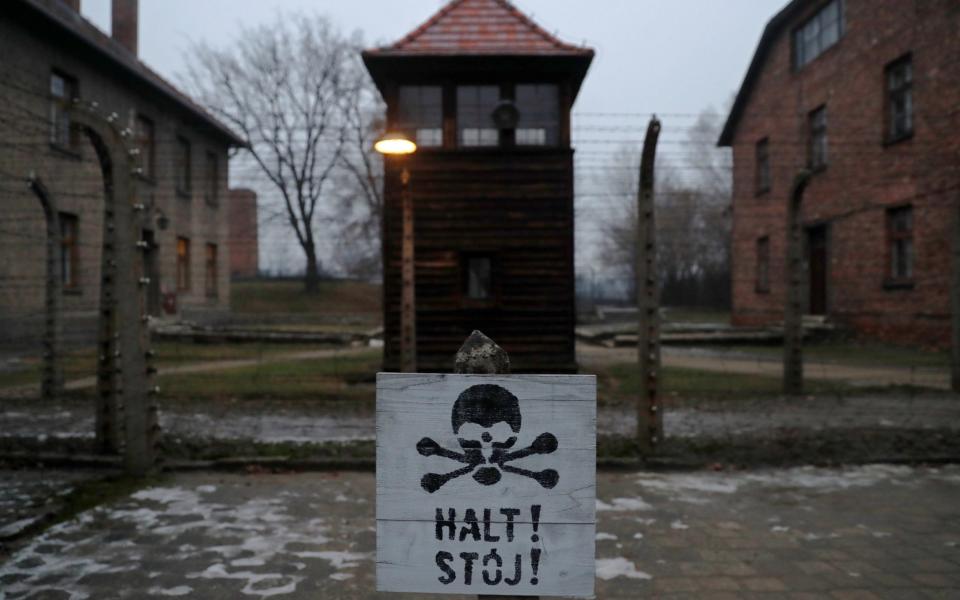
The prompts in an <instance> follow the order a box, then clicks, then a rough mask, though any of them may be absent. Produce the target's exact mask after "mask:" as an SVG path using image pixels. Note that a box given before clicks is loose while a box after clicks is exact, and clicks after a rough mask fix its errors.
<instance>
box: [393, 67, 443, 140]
mask: <svg viewBox="0 0 960 600" xmlns="http://www.w3.org/2000/svg"><path fill="white" fill-rule="evenodd" d="M405 89H406V90H418V91H419V93H418V97H419V99H421V100H422V99H423V96H422V94H423V92H424V91H425V90H427V89H430V90H436V91H438V92H439V93H440V103H439V106H438V108H439V110H440V112H439V119H438V122H437V123H436V124H434V123H432V122H428V121H429V120H428V119H426V118H424V119H423V122H420V121H421V119H420V117H421V116H422V115H417V116H416V117H410V120H407V116H406V115H404V94H403V91H404V90H405ZM444 95H445V90H444V86H443V85H441V84H438V83H432V84H431V83H422V84H403V85H398V86H397V92H396V102H397V107H396V111H397V112H396V123H395V125H394V127H395V128H396V129H398V130H399V131H402V132H403V133H404V134H406V135H407V136H410V138H411V139H413V141H415V142H416V143H417V147H418V148H422V149H434V148H443V147H444V116H445V115H444V112H445V111H444V104H445V99H444ZM422 106H426V105H425V104H421V105H419V106H418V108H420V107H422ZM413 112H416V111H413ZM425 124H429V125H435V126H432V127H420V125H425ZM411 127H413V128H411ZM427 132H430V134H429V136H431V139H426V138H427V136H428V134H427ZM437 133H439V139H436V138H434V137H432V136H435V135H436V134H437Z"/></svg>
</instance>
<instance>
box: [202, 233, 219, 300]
mask: <svg viewBox="0 0 960 600" xmlns="http://www.w3.org/2000/svg"><path fill="white" fill-rule="evenodd" d="M218 260H219V249H218V248H217V244H214V243H212V242H207V244H206V245H205V246H204V294H205V295H206V297H207V298H219V297H220V282H219V274H220V273H219V265H218Z"/></svg>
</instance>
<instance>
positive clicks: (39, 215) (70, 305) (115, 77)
mask: <svg viewBox="0 0 960 600" xmlns="http://www.w3.org/2000/svg"><path fill="white" fill-rule="evenodd" d="M0 53H2V54H3V56H4V60H3V61H0V139H2V140H3V141H4V142H5V144H4V146H3V147H2V148H0V197H2V202H0V223H2V225H0V257H2V260H0V331H2V332H3V333H2V334H0V346H2V347H4V348H9V347H13V346H25V347H32V346H31V344H34V342H35V341H36V340H38V339H39V337H40V335H41V332H42V314H43V306H44V278H43V274H44V245H43V244H44V237H45V230H44V217H43V212H42V210H41V208H40V203H39V201H38V200H37V199H36V198H35V197H34V196H33V195H32V194H31V193H30V192H29V191H28V190H27V187H26V185H25V183H24V182H25V179H26V177H27V176H28V175H29V174H30V173H35V174H36V175H38V176H39V177H40V178H42V179H43V181H44V182H45V183H46V185H47V187H48V188H49V189H50V192H51V195H52V196H53V197H54V198H55V199H56V200H57V202H59V204H60V205H61V210H62V211H66V212H70V213H73V214H75V215H77V217H78V226H79V236H78V257H79V265H78V267H79V268H78V285H77V287H76V289H74V290H69V291H67V292H65V297H64V310H65V313H66V319H65V320H66V325H67V328H68V330H69V331H75V332H76V333H75V334H72V335H71V336H70V339H68V340H67V341H68V343H70V342H76V343H85V342H89V341H90V340H92V339H93V335H94V332H95V331H96V327H95V323H96V311H97V308H98V304H99V294H100V291H99V290H100V253H101V248H100V246H101V240H102V224H103V180H102V177H101V174H100V167H99V163H98V161H97V158H96V154H95V151H94V149H93V147H92V146H91V145H90V143H89V142H88V141H86V140H85V139H82V136H81V141H80V144H79V145H78V147H77V152H63V151H62V150H60V149H57V148H55V147H53V146H52V145H51V144H50V125H49V116H48V115H49V110H50V100H49V91H48V90H49V89H50V76H51V72H52V71H53V70H58V71H61V72H63V73H65V74H68V75H69V76H71V77H73V78H75V79H76V81H77V84H78V89H79V97H80V98H81V99H83V100H86V101H96V102H98V103H99V105H100V106H101V107H102V110H103V111H105V112H116V114H117V115H118V117H119V118H120V119H121V122H123V123H126V124H128V125H129V126H130V127H131V128H132V127H133V123H134V118H135V116H136V115H137V114H143V115H145V116H147V117H149V118H150V119H151V120H152V121H153V122H154V125H155V132H156V133H155V151H156V158H155V172H154V174H153V176H152V177H149V178H147V177H144V178H137V181H136V193H137V199H138V200H140V201H142V202H144V203H145V204H148V205H151V204H152V205H153V207H154V209H155V210H154V212H153V214H152V215H151V221H150V226H151V227H152V229H153V232H154V235H155V238H156V241H157V243H158V253H159V254H158V266H159V274H160V291H161V292H163V293H165V294H166V293H172V294H176V295H177V304H178V307H179V308H180V309H181V310H186V311H189V312H190V314H191V316H192V317H194V318H203V317H204V316H206V315H209V316H211V317H213V316H218V315H221V314H223V313H225V312H226V311H227V310H228V308H229V294H230V287H229V285H230V283H229V263H228V256H229V251H228V249H227V220H226V218H225V215H224V212H225V211H227V202H226V198H227V147H226V142H225V141H223V140H222V138H220V137H218V136H213V135H210V134H209V133H208V132H207V131H208V130H206V129H204V127H203V125H202V124H200V123H198V122H197V120H196V119H195V118H191V117H189V116H187V115H186V113H184V112H183V111H179V110H178V109H177V107H176V106H175V105H173V104H172V103H171V102H169V101H168V100H163V99H160V98H157V97H155V96H153V95H151V94H149V93H148V92H147V91H146V89H145V88H144V87H143V86H138V85H134V84H133V83H132V82H131V80H130V78H129V77H128V76H125V75H123V74H121V73H118V72H116V71H113V70H111V69H110V67H109V65H106V64H104V61H102V60H97V59H96V57H94V56H93V55H91V54H90V53H89V52H88V51H84V50H83V47H82V45H79V44H76V45H71V43H70V42H69V41H66V40H61V39H57V40H47V39H43V38H41V37H40V36H39V35H38V34H36V33H34V32H31V31H29V30H27V29H26V28H25V27H23V26H22V25H20V24H19V23H18V21H17V20H16V19H7V18H5V17H4V18H0ZM177 136H181V137H184V138H186V139H189V140H190V142H191V145H192V155H191V156H192V160H191V171H192V186H191V190H190V191H189V193H187V194H179V193H177V192H176V191H175V188H174V183H173V181H174V142H175V140H176V138H177ZM208 152H212V153H214V154H215V155H216V156H217V157H218V161H219V178H218V182H217V189H218V194H217V197H218V198H219V201H210V202H208V201H207V199H206V198H205V194H204V187H205V177H206V172H207V167H206V156H207V153H208ZM161 217H162V218H161ZM178 236H183V237H188V238H190V239H191V241H192V253H191V257H190V261H191V269H190V271H191V285H190V289H188V290H180V291H178V290H177V286H176V239H177V237H178ZM208 243H211V244H216V245H217V246H218V248H219V252H218V254H219V257H218V263H219V265H218V269H217V275H218V285H217V291H218V294H217V295H216V297H213V296H208V295H207V294H206V285H205V284H206V282H205V276H206V269H205V264H204V262H205V257H204V248H205V245H206V244H208ZM80 324H84V325H83V326H80Z"/></svg>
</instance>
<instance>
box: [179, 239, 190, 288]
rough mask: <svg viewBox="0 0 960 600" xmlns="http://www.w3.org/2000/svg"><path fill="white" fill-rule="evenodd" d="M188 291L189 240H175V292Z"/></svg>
mask: <svg viewBox="0 0 960 600" xmlns="http://www.w3.org/2000/svg"><path fill="white" fill-rule="evenodd" d="M189 290H190V240H189V239H187V238H183V237H178V238H177V291H180V292H186V291H189Z"/></svg>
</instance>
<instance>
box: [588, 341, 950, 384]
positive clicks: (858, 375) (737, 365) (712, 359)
mask: <svg viewBox="0 0 960 600" xmlns="http://www.w3.org/2000/svg"><path fill="white" fill-rule="evenodd" d="M636 357H637V351H636V350H635V349H632V348H604V347H601V346H593V345H590V344H578V345H577V358H578V360H580V361H581V362H587V363H589V362H591V361H594V362H629V361H634V360H636ZM663 364H664V366H667V367H680V368H686V369H700V370H704V371H716V372H724V373H737V374H745V375H769V376H771V377H780V376H781V375H782V374H783V363H781V362H780V361H778V360H776V359H770V358H769V357H750V356H720V355H718V354H717V353H708V352H703V351H699V352H698V351H697V350H696V349H690V348H663ZM804 374H805V375H806V376H807V377H809V378H811V379H823V380H833V381H847V382H850V383H853V384H863V385H872V386H884V385H914V386H919V387H928V388H934V389H941V390H949V389H950V372H949V370H947V369H934V368H907V367H891V366H876V367H869V366H858V365H846V364H839V363H825V362H813V361H807V363H806V364H805V365H804Z"/></svg>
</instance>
